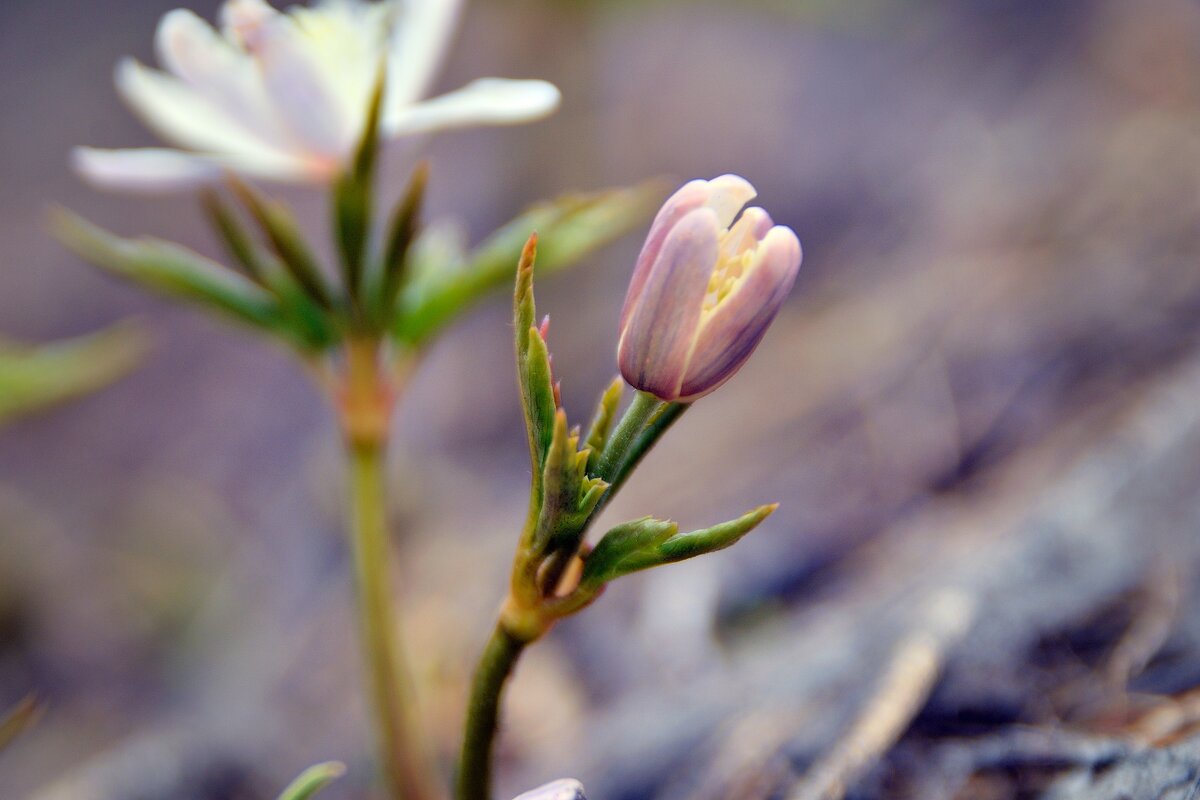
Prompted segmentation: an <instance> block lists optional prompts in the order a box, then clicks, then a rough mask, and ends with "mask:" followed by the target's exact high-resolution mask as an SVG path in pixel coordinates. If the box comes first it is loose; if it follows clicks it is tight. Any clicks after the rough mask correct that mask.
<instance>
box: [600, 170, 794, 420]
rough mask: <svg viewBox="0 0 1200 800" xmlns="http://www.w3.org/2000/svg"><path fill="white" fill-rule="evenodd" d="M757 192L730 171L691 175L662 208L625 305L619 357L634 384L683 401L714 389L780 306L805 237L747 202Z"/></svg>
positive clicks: (748, 351)
mask: <svg viewBox="0 0 1200 800" xmlns="http://www.w3.org/2000/svg"><path fill="white" fill-rule="evenodd" d="M756 194H757V193H756V192H755V190H754V187H753V186H751V185H750V183H749V182H748V181H746V180H745V179H744V178H740V177H738V176H736V175H723V176H721V177H719V178H715V179H713V180H711V181H702V180H697V181H692V182H691V183H688V184H686V185H685V186H684V187H683V188H681V189H680V190H679V191H678V192H676V193H675V194H674V195H673V196H672V197H671V198H670V199H669V200H667V202H666V204H665V205H664V206H663V207H662V210H661V211H659V213H658V216H657V217H656V218H655V220H654V224H653V225H652V226H651V228H650V234H649V236H648V237H647V239H646V244H645V246H644V247H643V248H642V253H641V256H640V257H639V258H638V262H637V267H636V268H635V269H634V272H633V279H632V280H631V281H630V284H629V293H628V294H627V295H626V297H625V307H624V309H623V310H622V312H621V338H620V343H619V344H618V346H617V360H618V361H619V362H620V366H621V374H622V375H624V376H625V380H626V381H628V382H629V383H630V384H631V385H632V386H634V387H635V388H637V389H640V390H642V391H645V392H649V393H651V394H653V395H655V396H657V397H658V398H660V399H662V400H666V401H677V402H691V401H692V400H695V399H697V398H699V397H702V396H704V395H706V394H708V393H709V392H711V391H713V390H714V389H716V388H717V387H719V386H720V385H721V384H723V383H724V382H725V381H727V380H729V378H731V377H733V374H734V373H735V372H737V371H738V369H739V368H741V366H742V364H744V363H745V361H746V359H747V358H749V357H750V354H751V353H752V352H754V348H755V347H757V346H758V343H759V342H760V341H761V340H762V337H763V334H765V333H766V330H767V328H768V327H769V326H770V324H771V322H772V321H773V320H774V319H775V315H776V314H777V313H779V309H780V308H781V307H782V305H783V301H784V300H785V299H786V298H787V295H788V292H790V291H791V289H792V285H793V284H794V283H795V281H796V273H797V271H798V270H799V268H800V259H801V251H800V241H799V240H798V239H797V238H796V234H795V233H793V232H792V231H791V229H789V228H785V227H783V226H781V225H774V224H773V223H772V221H771V217H770V216H769V215H768V214H767V212H766V211H763V210H762V209H761V208H748V209H746V210H745V211H742V209H743V207H744V206H745V205H746V204H747V203H748V202H750V201H751V200H753V199H754V197H755V196H756ZM739 212H741V215H740V217H739ZM735 220H736V221H735Z"/></svg>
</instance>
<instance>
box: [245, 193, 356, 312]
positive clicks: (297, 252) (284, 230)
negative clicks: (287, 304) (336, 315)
mask: <svg viewBox="0 0 1200 800" xmlns="http://www.w3.org/2000/svg"><path fill="white" fill-rule="evenodd" d="M229 186H230V188H231V189H233V191H234V193H235V194H236V195H237V196H238V198H239V199H240V200H241V201H242V204H243V205H245V206H246V209H247V210H248V211H249V212H250V214H251V215H252V216H253V217H254V219H255V220H256V221H257V222H258V224H259V226H260V227H261V228H262V230H263V233H264V234H266V237H267V241H269V242H270V243H271V247H272V248H274V250H275V254H276V255H277V256H279V260H280V261H281V262H282V263H283V266H284V267H286V268H287V270H288V272H290V273H291V274H292V277H293V278H295V279H296V282H297V283H299V284H300V285H301V286H302V287H304V290H305V291H306V292H308V293H309V295H310V296H311V297H312V298H313V300H315V301H317V303H319V304H320V305H322V306H324V307H325V308H332V307H333V294H332V293H331V291H330V289H329V286H328V284H327V283H326V281H325V276H324V275H322V274H321V267H320V265H319V264H318V263H317V257H316V256H315V255H313V252H312V249H311V248H310V247H309V246H308V244H307V243H306V242H305V241H304V235H303V234H302V233H301V232H300V223H299V222H297V221H296V218H295V216H293V215H292V212H291V211H290V210H288V207H287V206H285V205H283V204H282V203H278V202H273V201H270V200H267V199H266V198H265V197H263V196H262V195H261V194H259V193H258V191H257V190H255V189H254V188H253V187H251V186H250V185H249V184H247V183H245V182H243V181H241V180H240V179H238V178H236V177H230V178H229Z"/></svg>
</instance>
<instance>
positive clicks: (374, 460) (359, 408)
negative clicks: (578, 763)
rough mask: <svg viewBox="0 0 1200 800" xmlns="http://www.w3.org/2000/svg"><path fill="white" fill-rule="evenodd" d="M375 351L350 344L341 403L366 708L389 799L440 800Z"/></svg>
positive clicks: (389, 402)
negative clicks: (391, 529)
mask: <svg viewBox="0 0 1200 800" xmlns="http://www.w3.org/2000/svg"><path fill="white" fill-rule="evenodd" d="M379 351H380V348H379V343H378V342H377V341H374V340H371V339H361V340H351V341H349V342H347V345H346V372H345V376H344V388H343V392H342V397H341V418H342V419H341V421H342V430H343V434H344V438H345V446H346V454H347V458H348V461H349V484H350V487H349V488H350V491H349V494H350V503H349V513H350V520H349V522H350V526H349V527H350V540H351V546H352V548H353V551H354V567H355V577H356V583H357V586H358V609H359V628H360V635H361V640H362V648H363V660H364V667H365V671H366V678H367V687H368V693H367V694H368V698H367V699H368V703H367V705H368V707H369V708H370V711H371V713H372V715H373V716H374V725H375V731H376V736H377V738H378V745H377V746H378V749H379V762H380V769H381V772H382V774H383V779H384V783H385V784H386V786H387V789H388V794H389V797H390V798H392V800H438V798H439V797H440V796H441V792H440V791H439V790H438V788H437V784H436V783H435V781H434V775H435V774H436V773H435V772H434V770H433V769H432V768H431V759H430V758H429V757H428V756H427V755H426V754H425V752H424V746H423V739H422V737H421V735H420V729H419V725H418V721H417V718H416V709H415V707H414V703H413V699H412V695H413V682H412V677H411V675H410V671H409V667H408V661H407V659H406V657H405V654H404V651H403V647H402V644H401V639H400V627H399V623H398V620H397V616H396V612H395V605H394V602H393V600H394V598H393V595H392V574H391V573H392V557H391V548H390V547H389V537H388V524H387V500H386V498H387V494H386V477H385V465H386V456H387V442H388V428H389V425H388V421H389V418H390V416H391V412H392V406H393V403H394V398H395V394H396V389H397V387H395V386H394V385H393V383H392V378H391V376H389V375H387V374H385V373H384V371H383V370H382V369H381V364H380V358H379Z"/></svg>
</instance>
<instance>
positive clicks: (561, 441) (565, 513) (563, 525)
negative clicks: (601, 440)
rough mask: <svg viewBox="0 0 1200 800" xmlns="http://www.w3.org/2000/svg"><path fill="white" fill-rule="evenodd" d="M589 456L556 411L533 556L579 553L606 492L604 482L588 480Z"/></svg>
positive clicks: (543, 481) (561, 413) (543, 479)
mask: <svg viewBox="0 0 1200 800" xmlns="http://www.w3.org/2000/svg"><path fill="white" fill-rule="evenodd" d="M588 455H589V451H588V450H587V449H584V450H583V451H580V449H579V433H578V431H575V432H570V431H568V430H567V415H566V412H564V411H561V410H560V411H558V413H557V414H556V415H555V418H554V433H553V437H552V439H551V442H550V449H549V451H548V452H547V454H546V463H545V470H544V474H543V478H542V486H543V487H544V489H543V493H542V504H541V513H540V515H539V517H538V524H537V528H536V533H535V535H534V540H533V550H534V552H535V553H538V554H541V553H545V552H547V551H549V550H554V551H567V552H569V553H571V554H574V552H575V551H576V550H577V549H579V543H580V537H581V536H582V534H583V532H584V530H585V528H586V526H587V523H588V520H589V519H590V518H591V516H592V512H593V511H595V509H596V506H597V504H599V502H600V498H602V497H603V496H604V492H605V491H606V490H607V489H608V484H607V483H605V482H604V481H602V480H600V479H599V478H592V477H589V476H588V474H587V465H588Z"/></svg>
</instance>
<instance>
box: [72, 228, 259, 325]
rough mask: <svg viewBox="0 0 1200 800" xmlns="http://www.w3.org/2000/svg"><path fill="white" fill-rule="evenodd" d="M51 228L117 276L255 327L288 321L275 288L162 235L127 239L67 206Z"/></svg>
mask: <svg viewBox="0 0 1200 800" xmlns="http://www.w3.org/2000/svg"><path fill="white" fill-rule="evenodd" d="M51 229H52V230H53V232H54V234H55V235H56V236H57V237H58V239H59V241H61V242H62V243H63V244H64V245H66V246H67V247H68V248H69V249H70V250H72V251H73V252H74V253H75V254H76V255H78V256H79V257H80V258H84V259H86V260H88V261H90V262H91V263H93V264H95V265H96V266H98V267H100V268H101V269H104V270H106V271H107V272H109V273H111V274H113V275H116V276H118V277H121V278H125V279H127V280H130V281H133V282H134V283H139V284H141V285H143V286H148V287H150V288H152V289H155V290H156V291H159V292H161V293H163V294H166V295H170V296H172V297H176V298H178V299H181V300H186V301H188V302H191V303H194V304H197V305H199V306H202V307H204V308H208V309H212V310H215V311H219V312H221V313H222V314H224V315H225V316H228V317H232V318H233V319H236V320H238V321H239V322H243V323H245V324H247V325H251V326H253V327H257V328H261V329H264V330H268V331H275V330H278V329H279V328H280V326H281V325H282V324H283V318H282V316H281V314H280V309H279V304H278V303H277V302H276V301H275V299H274V298H273V297H272V296H271V294H270V293H269V292H267V291H266V290H264V289H263V288H262V287H261V286H257V285H255V284H254V283H253V282H251V281H249V280H247V279H246V278H244V277H242V276H241V275H238V274H236V273H234V272H231V271H230V270H228V269H225V268H224V267H222V266H221V265H220V264H218V263H216V262H214V261H210V260H209V259H207V258H205V257H203V256H201V255H199V254H198V253H195V252H193V251H191V250H188V249H187V248H185V247H182V246H180V245H177V244H171V243H170V242H164V241H161V240H158V239H150V238H142V239H124V238H122V237H120V236H116V235H114V234H111V233H109V232H108V231H105V230H103V229H101V228H98V227H96V226H95V225H92V224H91V223H90V222H87V221H86V220H84V219H82V218H81V217H78V216H76V215H75V214H72V213H71V212H69V211H64V210H57V211H55V212H54V214H53V216H52V218H51Z"/></svg>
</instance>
